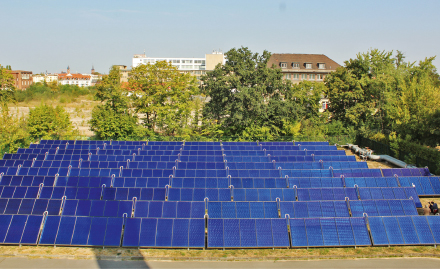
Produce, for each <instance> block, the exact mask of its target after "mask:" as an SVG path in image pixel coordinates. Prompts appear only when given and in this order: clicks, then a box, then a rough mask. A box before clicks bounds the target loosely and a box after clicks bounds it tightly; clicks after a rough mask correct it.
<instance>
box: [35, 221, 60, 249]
mask: <svg viewBox="0 0 440 269" xmlns="http://www.w3.org/2000/svg"><path fill="white" fill-rule="evenodd" d="M60 220H61V217H59V216H48V217H47V218H46V221H45V223H44V228H43V232H42V234H41V238H40V244H42V245H53V244H55V239H56V236H57V232H58V226H59V224H60Z"/></svg>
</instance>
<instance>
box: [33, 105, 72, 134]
mask: <svg viewBox="0 0 440 269" xmlns="http://www.w3.org/2000/svg"><path fill="white" fill-rule="evenodd" d="M27 129H28V132H29V135H30V136H31V137H32V138H33V139H35V140H36V139H61V137H65V136H70V135H73V134H74V133H73V129H72V123H71V122H70V118H69V114H68V113H67V112H66V111H65V110H64V108H63V107H61V106H57V107H52V106H48V105H45V104H43V105H41V106H38V107H36V108H34V109H31V110H30V111H29V116H28V119H27Z"/></svg>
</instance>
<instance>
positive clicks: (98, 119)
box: [90, 105, 147, 140]
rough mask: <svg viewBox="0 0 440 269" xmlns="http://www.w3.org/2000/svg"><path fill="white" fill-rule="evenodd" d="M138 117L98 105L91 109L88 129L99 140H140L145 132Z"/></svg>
mask: <svg viewBox="0 0 440 269" xmlns="http://www.w3.org/2000/svg"><path fill="white" fill-rule="evenodd" d="M137 122H138V118H137V117H136V116H134V115H130V114H126V113H118V112H116V111H114V110H113V109H111V108H109V107H107V106H103V105H99V106H96V107H95V108H94V109H93V111H92V119H91V120H90V125H91V127H90V130H92V131H94V132H95V136H96V138H97V139H99V140H109V139H114V140H140V139H142V138H143V137H144V136H145V135H146V133H147V129H145V128H144V127H143V126H142V125H138V124H137Z"/></svg>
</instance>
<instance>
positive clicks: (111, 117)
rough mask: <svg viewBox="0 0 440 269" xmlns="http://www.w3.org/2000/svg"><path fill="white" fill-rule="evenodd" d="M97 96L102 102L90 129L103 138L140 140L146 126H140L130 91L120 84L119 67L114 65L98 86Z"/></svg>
mask: <svg viewBox="0 0 440 269" xmlns="http://www.w3.org/2000/svg"><path fill="white" fill-rule="evenodd" d="M95 98H96V99H97V100H100V101H101V102H102V104H101V105H98V106H96V107H95V108H94V109H93V111H92V119H91V120H90V130H91V131H93V132H95V136H96V138H98V139H101V140H108V139H114V140H139V139H141V138H142V137H143V136H144V134H145V131H144V128H143V127H142V126H139V124H138V117H137V116H136V115H135V114H134V112H133V109H131V107H130V106H131V102H130V98H129V96H128V91H127V90H126V89H124V88H122V86H121V84H120V74H119V69H118V67H116V66H112V68H111V69H110V72H109V74H108V75H106V76H103V78H102V80H101V81H100V83H98V85H97V86H96V94H95Z"/></svg>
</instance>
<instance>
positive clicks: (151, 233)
mask: <svg viewBox="0 0 440 269" xmlns="http://www.w3.org/2000/svg"><path fill="white" fill-rule="evenodd" d="M156 229H157V219H146V218H143V219H142V223H141V229H140V236H139V246H141V247H154V246H156Z"/></svg>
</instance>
